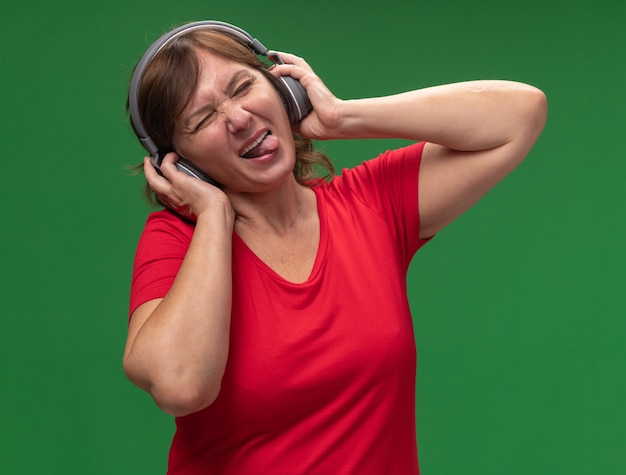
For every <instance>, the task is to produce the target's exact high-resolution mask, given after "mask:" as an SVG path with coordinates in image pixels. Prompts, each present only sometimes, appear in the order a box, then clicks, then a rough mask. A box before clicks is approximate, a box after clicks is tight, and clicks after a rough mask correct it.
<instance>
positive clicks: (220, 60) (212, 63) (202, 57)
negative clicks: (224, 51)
mask: <svg viewBox="0 0 626 475" xmlns="http://www.w3.org/2000/svg"><path fill="white" fill-rule="evenodd" d="M197 54H198V84H197V90H196V93H197V92H199V91H202V90H204V91H207V92H208V91H210V90H212V89H215V90H218V91H223V90H224V87H225V86H226V85H228V83H229V82H230V81H231V80H232V78H233V76H234V75H236V74H240V73H241V72H246V71H247V72H249V73H250V74H252V73H253V72H254V69H253V68H251V67H250V66H248V65H247V64H244V63H240V62H238V61H234V60H232V59H228V58H225V57H223V56H220V55H218V54H215V53H213V52H211V51H206V50H201V51H198V53H197Z"/></svg>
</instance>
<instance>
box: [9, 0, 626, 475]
mask: <svg viewBox="0 0 626 475" xmlns="http://www.w3.org/2000/svg"><path fill="white" fill-rule="evenodd" d="M625 5H626V4H624V2H622V1H621V0H615V1H608V0H598V1H595V2H571V1H570V2H565V1H562V2H550V1H549V0H529V1H526V2H511V3H509V2H502V1H472V2H469V1H468V2H461V1H456V2H453V1H431V2H424V1H416V0H414V1H409V0H404V1H395V2H394V1H388V2H374V1H371V2H363V1H354V2H347V1H344V2H342V1H340V0H333V1H329V0H315V1H313V2H297V1H295V0H294V1H290V2H287V1H284V0H276V1H274V2H258V1H257V2H248V3H246V2H243V1H231V2H224V1H222V2H211V1H199V0H193V1H185V0H183V1H179V2H172V1H160V0H151V1H146V0H132V1H131V0H123V1H122V0H108V1H106V2H97V3H96V2H94V3H93V4H92V3H91V2H79V1H60V2H48V1H43V0H42V1H39V2H32V1H28V0H25V1H21V2H4V3H3V6H2V7H0V8H1V10H0V18H2V20H3V21H2V28H1V29H0V35H1V41H0V44H1V50H0V51H1V65H2V70H1V72H0V77H1V81H2V87H1V89H0V93H1V94H2V101H1V106H0V117H1V120H2V123H1V124H0V125H1V127H0V130H1V134H2V136H1V137H2V141H1V144H2V149H1V153H2V156H3V159H2V164H3V166H2V171H1V172H0V191H1V199H0V212H1V214H0V222H1V223H2V237H3V240H2V245H1V247H0V253H1V268H0V269H1V270H0V275H1V277H2V281H1V287H0V288H1V292H2V295H1V297H2V306H1V309H2V315H1V318H0V375H1V378H2V379H1V384H2V386H1V389H0V404H1V407H2V409H3V413H4V415H3V418H2V419H3V420H2V424H1V425H0V471H2V473H8V474H37V475H39V474H48V473H64V474H92V475H95V474H131V473H132V474H153V473H164V471H165V463H166V458H167V449H168V445H169V440H170V437H171V434H172V430H173V423H172V421H171V419H170V418H169V417H168V416H166V415H164V414H162V413H161V412H160V411H159V410H158V409H157V408H156V407H155V405H154V404H153V403H152V401H151V400H150V398H149V397H148V396H147V395H146V394H144V393H143V392H141V391H140V390H139V389H136V388H135V387H134V386H132V385H131V384H130V383H129V382H127V381H126V379H125V377H124V375H123V372H122V368H121V354H122V349H123V344H124V339H125V330H126V312H127V299H128V288H129V280H130V272H131V264H132V258H133V253H134V247H135V244H136V240H137V237H138V235H139V233H140V231H141V229H142V226H143V223H144V219H145V216H146V214H147V212H148V211H149V208H148V207H147V205H146V204H145V203H144V202H143V201H142V198H141V196H140V192H141V188H142V179H141V177H130V176H129V175H128V173H127V171H126V170H125V166H126V165H129V164H135V163H138V162H139V161H140V159H141V157H142V155H143V154H142V149H141V148H140V146H139V145H138V143H137V142H136V139H135V138H134V136H133V135H132V134H131V133H130V130H129V127H128V124H127V121H126V117H125V112H124V102H125V94H126V88H127V84H128V78H129V74H130V71H131V69H132V67H133V66H134V64H135V62H136V61H137V59H138V58H139V56H140V54H141V53H142V52H143V50H144V49H145V48H146V46H147V44H148V43H149V42H150V41H152V40H154V39H155V38H156V37H157V36H158V35H159V34H160V33H162V32H163V31H164V30H165V29H168V28H169V27H170V26H173V25H175V24H180V23H182V22H186V21H192V20H198V19H218V20H223V21H228V22H231V23H234V24H236V25H238V26H240V27H242V28H244V29H246V30H248V31H249V32H250V33H252V34H253V35H255V36H258V37H259V38H260V39H261V40H262V41H263V42H264V43H265V44H266V45H267V46H268V47H270V48H274V49H278V50H285V51H291V52H294V53H296V54H298V55H300V56H303V57H305V58H306V59H307V60H308V61H309V63H310V64H311V65H312V66H313V67H314V68H315V69H316V71H317V72H318V74H319V75H320V76H321V77H322V78H323V79H324V80H325V82H326V83H327V85H328V86H329V87H330V88H331V90H332V91H334V92H335V93H336V94H337V95H338V96H339V97H342V98H356V97H363V96H370V95H382V94H391V93H395V92H400V91H404V90H407V89H413V88H418V87H425V86H430V85H435V84H441V83H447V82H456V81H461V80H467V79H483V78H500V79H515V80H519V81H523V82H528V83H531V84H534V85H536V86H538V87H540V88H541V89H543V90H544V91H545V92H546V93H547V95H548V97H549V101H550V112H549V119H548V124H547V126H546V129H545V131H544V133H543V135H542V137H541V138H540V140H539V142H538V144H537V146H536V148H535V149H534V150H533V151H532V153H531V155H530V156H529V158H528V159H527V161H526V162H524V164H523V165H522V166H521V167H520V168H519V169H518V170H517V171H516V172H515V173H514V174H512V175H511V176H510V177H508V178H507V179H506V180H505V181H504V182H503V183H502V184H501V185H499V186H498V187H497V188H496V189H495V190H494V191H492V192H491V193H490V194H489V195H488V196H487V197H486V198H485V199H484V200H483V201H482V202H481V203H479V204H478V205H477V206H476V207H475V208H474V209H472V210H471V211H470V212H468V213H467V214H466V215H464V216H463V217H461V218H460V219H459V220H458V221H456V222H455V223H453V224H452V225H450V226H449V227H448V228H447V229H446V230H444V231H443V232H441V233H440V235H439V236H438V237H437V238H436V239H435V240H434V241H433V242H431V243H430V244H428V246H426V247H425V248H424V249H423V250H422V251H420V252H419V253H418V255H417V257H416V259H415V261H414V264H413V266H412V268H411V272H410V277H409V279H410V297H411V303H412V306H413V309H414V317H415V329H416V340H417V344H418V351H419V370H418V382H417V394H418V396H417V425H418V437H419V446H420V460H421V466H422V471H423V473H424V474H432V475H434V474H436V475H446V474H459V473H463V474H466V475H469V474H477V475H478V474H480V475H487V474H507V475H517V474H520V475H521V474H528V473H532V474H565V473H590V474H594V475H601V474H602V475H616V474H621V473H626V457H625V456H624V454H625V453H626V428H625V426H626V407H625V402H626V397H625V396H626V384H625V377H626V371H625V369H624V368H625V365H626V351H625V348H624V346H625V345H624V342H625V340H626V339H625V338H624V337H625V334H626V331H625V330H626V324H625V322H624V316H625V315H626V312H625V305H624V280H625V279H624V277H625V264H626V257H625V250H626V247H625V244H624V242H625V238H626V224H625V223H626V220H625V216H624V210H625V206H624V205H625V203H626V200H625V188H626V187H625V185H624V183H625V178H626V176H625V175H626V163H625V162H626V160H625V158H626V157H625V153H624V146H623V144H622V143H621V141H622V140H623V138H624V130H625V125H626V119H625V114H624V112H625V110H624V109H625V107H624V105H625V100H626V94H625V93H624V86H625V84H626V77H625V73H626V68H625V65H624V51H626V41H625V40H626V33H625V30H624V25H623V22H624V18H625V17H626V6H625ZM395 145H397V143H396V142H394V141H360V142H332V143H327V144H324V147H325V149H326V150H327V152H328V153H329V154H330V155H331V157H332V158H333V159H334V161H335V163H336V164H337V166H338V167H339V168H341V167H344V166H352V165H355V164H357V163H359V162H360V161H362V160H363V159H366V158H368V157H371V156H374V155H376V154H377V153H378V152H379V151H381V150H384V149H385V148H387V147H392V146H395Z"/></svg>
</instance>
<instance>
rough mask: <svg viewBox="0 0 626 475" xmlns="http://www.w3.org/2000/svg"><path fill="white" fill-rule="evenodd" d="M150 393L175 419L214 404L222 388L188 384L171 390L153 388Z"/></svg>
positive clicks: (159, 405)
mask: <svg viewBox="0 0 626 475" xmlns="http://www.w3.org/2000/svg"><path fill="white" fill-rule="evenodd" d="M193 386H196V387H193ZM148 392H149V393H150V395H151V396H152V398H153V399H154V402H155V403H156V405H157V406H158V407H159V408H160V409H161V410H162V411H163V412H165V413H166V414H169V415H171V416H174V417H183V416H187V415H189V414H193V413H194V412H198V411H201V410H202V409H205V408H207V407H209V406H210V405H211V404H213V402H214V401H215V399H217V396H218V394H219V392H220V386H219V385H217V386H215V385H213V386H210V387H200V386H199V385H189V384H187V385H184V386H183V385H181V386H176V387H173V388H171V389H166V388H163V387H161V388H156V387H153V388H151V390H149V391H148Z"/></svg>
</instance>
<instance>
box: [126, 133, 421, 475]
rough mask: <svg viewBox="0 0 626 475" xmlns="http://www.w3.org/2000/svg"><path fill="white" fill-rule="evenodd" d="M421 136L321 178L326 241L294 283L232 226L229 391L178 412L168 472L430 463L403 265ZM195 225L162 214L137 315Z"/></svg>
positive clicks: (413, 467)
mask: <svg viewBox="0 0 626 475" xmlns="http://www.w3.org/2000/svg"><path fill="white" fill-rule="evenodd" d="M422 149H423V144H414V145H411V146H409V147H405V148H401V149H399V150H395V151H392V152H387V153H385V154H382V155H380V156H379V157H378V158H376V159H373V160H370V161H368V162H365V163H363V164H362V165H360V166H357V167H355V168H353V169H351V170H345V171H344V172H343V174H342V175H341V176H338V177H336V178H335V179H334V180H333V181H332V182H331V183H330V184H328V183H323V184H320V185H319V186H316V187H315V188H314V190H315V193H316V197H317V204H318V212H319V217H320V243H319V249H318V254H317V258H316V261H315V264H314V267H313V270H312V272H311V275H310V277H309V279H308V280H307V281H306V282H304V283H301V284H293V283H291V282H287V281H285V280H284V279H283V278H281V277H280V276H279V275H278V274H276V273H275V272H274V271H273V270H272V269H271V268H270V267H269V266H267V265H266V264H265V263H264V262H263V261H261V260H260V259H259V258H258V257H257V256H256V255H255V254H254V253H253V252H252V251H251V250H250V249H249V248H248V247H247V246H246V244H245V243H244V242H243V241H242V240H241V239H240V238H239V237H238V236H237V235H236V234H234V235H233V309H232V321H231V343H230V352H229V358H228V363H227V366H226V371H225V374H224V378H223V381H222V387H221V391H220V394H219V396H218V397H217V399H216V400H215V402H214V403H213V404H211V405H210V406H209V407H207V408H206V409H204V410H202V411H199V412H197V413H194V414H191V415H188V416H185V417H180V418H177V419H176V426H177V430H176V434H175V435H174V439H173V442H172V446H171V450H170V457H169V471H168V473H170V474H173V475H181V474H193V475H200V474H202V475H209V474H227V475H238V474H246V475H247V474H272V475H282V474H285V475H294V474H297V475H300V474H324V475H327V474H331V475H337V474H359V475H368V474H372V475H380V474H383V473H384V474H388V475H393V474H398V475H409V474H411V475H414V474H418V473H419V468H418V461H417V442H416V434H415V372H416V351H415V340H414V336H413V325H412V320H411V314H410V310H409V304H408V299H407V295H406V272H407V269H408V266H409V263H410V260H411V258H412V256H413V255H414V253H415V252H416V251H417V250H418V249H419V248H420V247H421V246H422V245H423V244H424V243H425V242H426V241H425V240H421V239H419V215H418V203H417V196H418V195H417V183H418V179H417V177H418V172H419V163H420V158H421V152H422ZM192 234H193V224H190V223H187V222H185V221H183V220H181V219H180V218H178V217H177V216H176V215H174V214H173V213H170V212H168V211H159V212H155V213H152V214H151V215H150V216H149V218H148V221H147V224H146V228H145V230H144V233H143V234H142V236H141V239H140V242H139V246H138V250H137V255H136V260H135V269H134V274H133V284H132V291H131V308H130V311H131V313H132V311H133V310H134V309H135V308H136V307H137V306H138V305H140V304H141V303H143V302H146V301H148V300H150V299H154V298H160V297H163V296H164V295H165V294H166V293H167V291H168V290H169V288H170V286H171V285H172V282H173V280H174V278H175V276H176V273H177V272H178V269H179V267H180V264H181V262H182V260H183V258H184V256H185V252H186V250H187V247H188V245H189V242H190V240H191V237H192Z"/></svg>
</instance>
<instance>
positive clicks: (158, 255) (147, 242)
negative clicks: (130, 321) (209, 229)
mask: <svg viewBox="0 0 626 475" xmlns="http://www.w3.org/2000/svg"><path fill="white" fill-rule="evenodd" d="M193 230H194V225H193V223H189V222H187V221H183V220H182V219H181V218H180V217H178V216H177V215H176V214H174V213H172V212H170V211H168V210H163V211H157V212H154V213H151V214H150V215H149V216H148V219H147V221H146V225H145V227H144V230H143V232H142V234H141V236H140V238H139V242H138V244H137V251H136V253H135V260H134V264H133V275H132V281H131V290H130V308H129V316H130V315H132V314H133V312H134V311H135V310H136V309H137V307H139V306H140V305H141V304H143V303H145V302H147V301H149V300H153V299H156V298H162V297H164V296H165V295H166V294H167V292H168V291H169V289H170V288H171V286H172V284H173V282H174V279H175V278H176V274H178V270H179V269H180V266H181V264H182V262H183V259H184V258H185V255H186V253H187V249H188V247H189V244H190V242H191V237H192V235H193Z"/></svg>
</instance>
